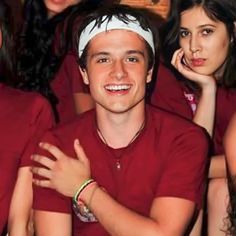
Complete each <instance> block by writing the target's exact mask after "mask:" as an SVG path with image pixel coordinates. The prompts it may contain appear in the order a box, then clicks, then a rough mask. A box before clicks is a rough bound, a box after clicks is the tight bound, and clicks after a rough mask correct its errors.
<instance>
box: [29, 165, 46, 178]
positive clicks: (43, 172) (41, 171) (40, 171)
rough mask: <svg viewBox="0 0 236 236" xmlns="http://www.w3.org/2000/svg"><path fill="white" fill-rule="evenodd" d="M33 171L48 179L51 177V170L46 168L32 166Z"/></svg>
mask: <svg viewBox="0 0 236 236" xmlns="http://www.w3.org/2000/svg"><path fill="white" fill-rule="evenodd" d="M31 171H32V173H33V174H36V175H38V176H41V177H43V178H46V179H51V170H48V169H46V168H41V167H36V166H33V167H32V168H31Z"/></svg>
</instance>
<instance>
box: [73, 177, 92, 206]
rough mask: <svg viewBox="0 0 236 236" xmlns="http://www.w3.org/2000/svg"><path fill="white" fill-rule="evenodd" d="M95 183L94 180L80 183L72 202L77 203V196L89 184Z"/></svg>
mask: <svg viewBox="0 0 236 236" xmlns="http://www.w3.org/2000/svg"><path fill="white" fill-rule="evenodd" d="M93 182H95V181H94V179H88V180H85V181H84V183H82V184H81V185H80V187H79V189H78V190H77V191H76V193H75V195H74V196H73V201H74V202H77V200H78V198H79V195H80V194H81V192H82V191H83V190H84V189H85V188H86V187H87V186H88V185H89V184H91V183H93Z"/></svg>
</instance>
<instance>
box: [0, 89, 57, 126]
mask: <svg viewBox="0 0 236 236" xmlns="http://www.w3.org/2000/svg"><path fill="white" fill-rule="evenodd" d="M0 97H1V100H0V104H1V107H2V109H7V110H8V111H9V112H10V113H12V114H16V115H18V116H19V117H22V118H23V117H25V120H30V122H32V120H34V119H36V118H37V119H38V118H39V114H40V115H45V116H47V117H49V116H50V119H53V118H52V117H53V115H52V111H51V106H50V104H49V103H48V101H47V100H46V99H45V98H43V97H42V96H41V95H39V94H38V93H35V92H24V91H21V90H19V89H15V88H11V87H8V86H1V87H0ZM19 117H18V118H19Z"/></svg>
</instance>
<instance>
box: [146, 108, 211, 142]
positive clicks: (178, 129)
mask: <svg viewBox="0 0 236 236" xmlns="http://www.w3.org/2000/svg"><path fill="white" fill-rule="evenodd" d="M148 109H149V114H150V115H149V116H150V117H151V122H152V125H153V126H154V127H156V129H157V130H160V127H161V130H162V132H163V133H164V134H168V136H169V137H172V138H174V137H175V136H180V135H181V136H183V137H186V138H188V137H190V136H192V135H194V136H195V137H196V138H197V139H199V140H201V139H202V140H203V142H205V141H207V139H208V136H207V133H206V131H205V130H204V129H203V128H202V127H200V126H198V125H196V124H195V123H193V122H192V121H190V120H188V119H185V118H183V117H181V116H179V115H177V114H174V113H171V112H168V111H165V110H163V109H161V108H157V107H152V106H149V107H148ZM207 142H208V141H207Z"/></svg>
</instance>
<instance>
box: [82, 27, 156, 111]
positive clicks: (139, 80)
mask: <svg viewBox="0 0 236 236" xmlns="http://www.w3.org/2000/svg"><path fill="white" fill-rule="evenodd" d="M82 74H83V78H84V81H85V83H87V84H89V86H90V92H91V95H92V97H93V98H94V100H95V102H96V106H97V108H98V109H105V110H107V111H110V112H114V113H122V112H126V111H128V110H130V109H132V108H133V107H137V106H139V105H140V104H143V103H144V96H145V88H146V83H147V82H150V80H151V76H152V70H150V71H148V54H147V47H146V43H145V41H144V39H143V38H142V37H140V36H139V35H138V34H136V33H134V32H131V31H127V30H110V31H108V32H103V33H100V34H98V35H97V36H95V37H94V38H93V39H91V41H90V42H89V46H88V56H87V67H86V70H85V71H83V72H82Z"/></svg>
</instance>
